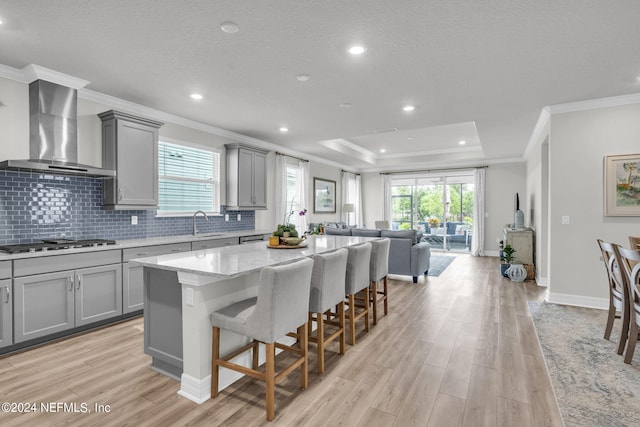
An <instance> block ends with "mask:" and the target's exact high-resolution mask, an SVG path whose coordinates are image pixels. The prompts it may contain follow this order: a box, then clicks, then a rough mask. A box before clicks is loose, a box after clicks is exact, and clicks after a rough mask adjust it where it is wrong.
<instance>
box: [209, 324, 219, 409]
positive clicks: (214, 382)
mask: <svg viewBox="0 0 640 427" xmlns="http://www.w3.org/2000/svg"><path fill="white" fill-rule="evenodd" d="M218 359H220V328H216V327H215V326H214V327H212V328H211V398H216V397H218V363H217V362H218Z"/></svg>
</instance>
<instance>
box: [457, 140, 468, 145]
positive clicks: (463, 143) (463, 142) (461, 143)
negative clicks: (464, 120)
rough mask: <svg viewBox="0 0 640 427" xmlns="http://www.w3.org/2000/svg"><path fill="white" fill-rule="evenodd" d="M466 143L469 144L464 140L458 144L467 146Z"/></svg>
mask: <svg viewBox="0 0 640 427" xmlns="http://www.w3.org/2000/svg"><path fill="white" fill-rule="evenodd" d="M466 143H467V141H464V140H462V141H458V144H460V145H465V144H466Z"/></svg>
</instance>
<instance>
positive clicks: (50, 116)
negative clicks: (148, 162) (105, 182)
mask: <svg viewBox="0 0 640 427" xmlns="http://www.w3.org/2000/svg"><path fill="white" fill-rule="evenodd" d="M77 104H78V91H77V90H76V89H73V88H70V87H66V86H62V85H59V84H56V83H52V82H49V81H46V80H36V81H34V82H32V83H31V84H30V85H29V160H5V161H3V162H0V169H7V170H24V171H32V172H40V171H44V172H49V173H52V174H63V175H83V176H93V177H112V176H116V172H115V171H113V170H108V169H102V168H98V167H95V166H87V165H82V164H79V163H78V120H77Z"/></svg>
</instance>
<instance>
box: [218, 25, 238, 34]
mask: <svg viewBox="0 0 640 427" xmlns="http://www.w3.org/2000/svg"><path fill="white" fill-rule="evenodd" d="M220 29H221V30H222V31H224V32H225V33H229V34H235V33H237V32H238V31H240V27H238V24H236V23H234V22H223V23H222V24H220Z"/></svg>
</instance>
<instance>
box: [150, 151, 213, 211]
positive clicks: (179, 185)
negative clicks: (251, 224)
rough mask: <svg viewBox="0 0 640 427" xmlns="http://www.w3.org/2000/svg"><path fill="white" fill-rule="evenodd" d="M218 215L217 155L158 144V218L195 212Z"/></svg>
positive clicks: (210, 152)
mask: <svg viewBox="0 0 640 427" xmlns="http://www.w3.org/2000/svg"><path fill="white" fill-rule="evenodd" d="M198 210H201V211H204V212H207V213H209V214H220V153H219V152H218V151H216V150H213V149H207V148H202V147H194V146H191V145H187V144H183V143H178V142H167V141H160V142H159V143H158V215H159V216H180V215H185V214H193V213H194V212H195V211H198Z"/></svg>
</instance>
